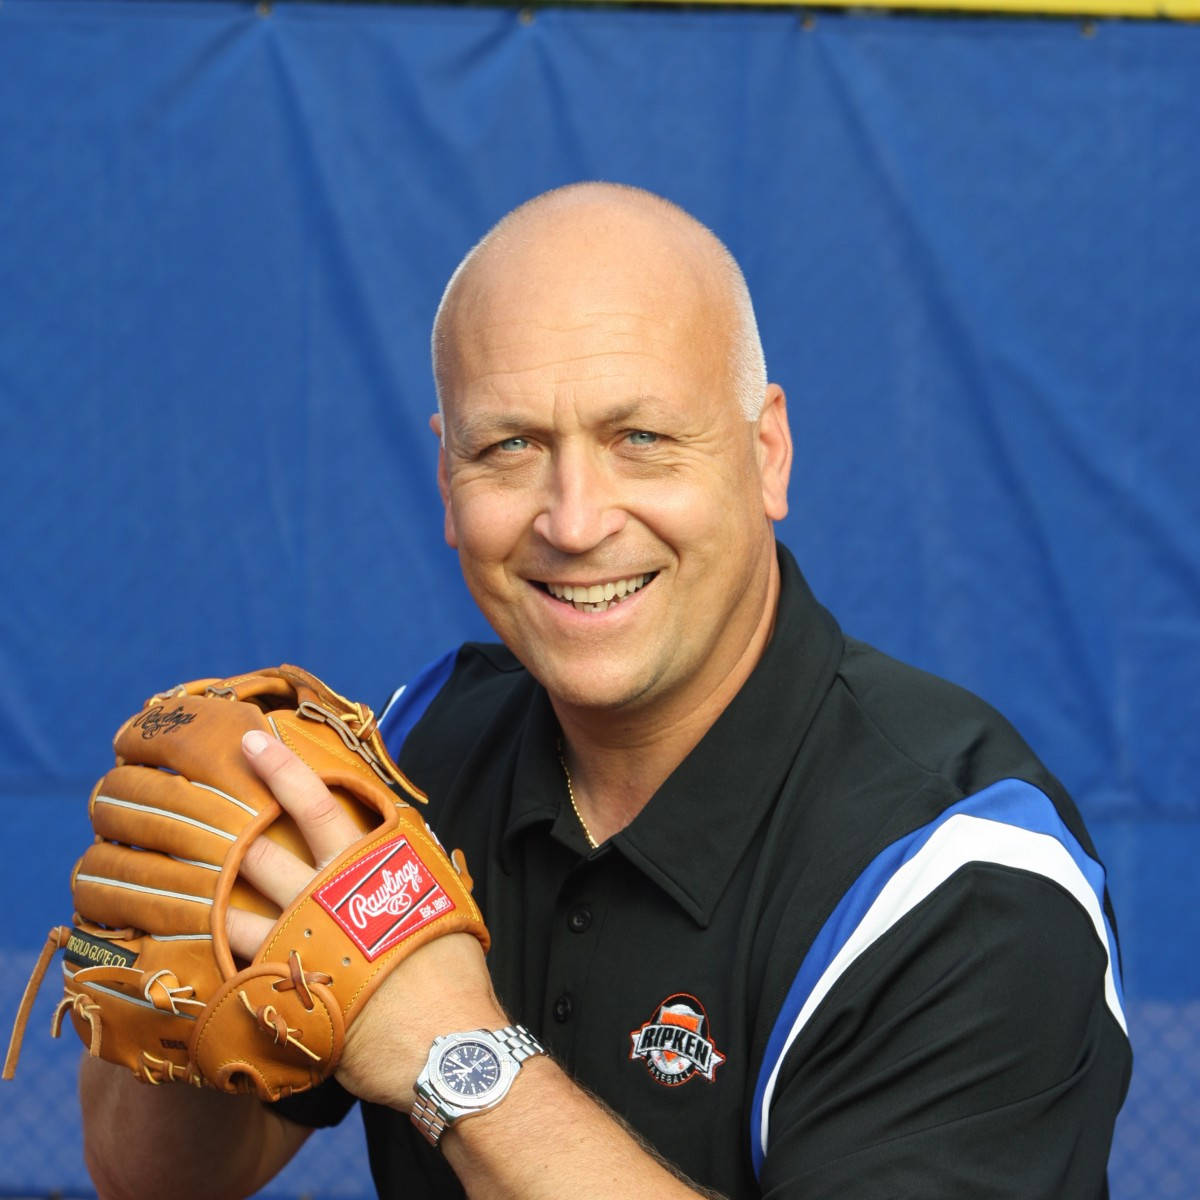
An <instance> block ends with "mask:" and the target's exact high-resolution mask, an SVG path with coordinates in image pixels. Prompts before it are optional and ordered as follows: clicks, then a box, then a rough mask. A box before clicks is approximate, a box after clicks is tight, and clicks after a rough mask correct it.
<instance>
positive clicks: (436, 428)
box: [429, 413, 458, 550]
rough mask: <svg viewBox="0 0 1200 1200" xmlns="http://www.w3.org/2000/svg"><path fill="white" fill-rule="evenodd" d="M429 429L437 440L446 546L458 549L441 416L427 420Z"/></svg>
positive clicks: (439, 484) (434, 416)
mask: <svg viewBox="0 0 1200 1200" xmlns="http://www.w3.org/2000/svg"><path fill="white" fill-rule="evenodd" d="M429 428H430V429H432V430H433V434H434V437H436V438H437V440H438V465H437V484H438V492H439V493H440V494H441V497H442V508H443V510H444V512H445V517H444V520H445V537H446V544H447V545H448V546H449V547H450V548H451V549H452V550H457V549H458V531H457V530H456V529H455V528H454V510H453V508H452V506H451V504H450V473H449V469H448V468H447V466H446V439H445V438H444V437H443V436H442V430H443V425H442V414H441V413H434V414H433V416H431V417H430V418H429Z"/></svg>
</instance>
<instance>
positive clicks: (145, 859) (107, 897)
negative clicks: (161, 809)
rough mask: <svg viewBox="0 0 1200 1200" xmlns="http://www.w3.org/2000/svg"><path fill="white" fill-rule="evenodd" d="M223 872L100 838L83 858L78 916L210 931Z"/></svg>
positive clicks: (156, 928) (151, 928) (164, 929)
mask: <svg viewBox="0 0 1200 1200" xmlns="http://www.w3.org/2000/svg"><path fill="white" fill-rule="evenodd" d="M219 876H220V872H219V871H218V870H217V868H215V867H209V866H206V865H203V864H200V863H193V862H181V861H179V860H177V859H173V858H169V857H168V856H167V855H165V854H158V853H155V852H154V851H147V850H137V849H134V848H132V847H129V846H115V845H113V844H112V843H110V842H97V843H96V844H95V845H92V846H89V847H88V849H87V850H86V852H85V853H84V855H83V857H82V858H81V859H80V860H79V866H78V867H77V869H76V874H75V879H74V883H73V891H74V896H75V906H76V908H77V909H78V910H79V914H80V916H82V917H84V918H86V919H88V920H91V921H95V922H98V923H99V924H101V925H108V926H111V927H113V928H121V927H123V926H126V925H130V926H133V928H135V929H144V930H145V931H146V932H148V933H158V934H172V933H185V934H192V933H207V932H209V931H210V925H211V921H212V915H211V914H212V904H213V895H214V893H215V891H216V886H217V880H218V878H219Z"/></svg>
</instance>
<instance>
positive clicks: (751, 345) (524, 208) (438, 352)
mask: <svg viewBox="0 0 1200 1200" xmlns="http://www.w3.org/2000/svg"><path fill="white" fill-rule="evenodd" d="M583 189H590V190H611V191H612V192H614V193H616V194H622V193H623V194H625V195H627V196H636V197H640V198H641V199H643V200H644V201H647V202H650V203H653V204H658V205H661V206H662V207H663V208H665V209H668V210H669V211H671V212H672V213H673V214H675V215H676V216H677V217H678V218H680V219H682V220H684V221H685V222H687V223H688V224H690V225H692V226H693V227H695V228H696V229H697V230H699V231H700V232H701V233H702V234H703V235H704V236H705V237H707V238H708V239H709V240H710V241H711V242H712V244H713V247H714V249H715V250H716V251H717V255H718V260H719V262H720V265H721V272H722V274H723V276H724V283H725V285H726V288H727V290H728V297H729V300H730V302H731V304H732V307H733V324H734V328H733V330H732V332H731V336H730V364H729V371H730V378H731V379H732V381H733V390H734V396H735V398H736V399H737V403H738V407H739V408H740V409H741V411H742V415H743V416H744V417H745V418H746V420H747V421H756V420H757V419H758V416H759V414H760V413H761V412H762V406H763V403H764V401H765V399H766V394H767V363H766V358H765V356H764V354H763V347H762V339H761V337H760V336H759V332H758V321H757V319H756V318H755V315H754V303H753V301H752V300H751V298H750V289H749V287H748V286H747V284H746V277H745V276H744V275H743V274H742V269H741V267H740V266H739V265H738V261H737V259H736V258H734V256H733V255H732V254H731V253H730V251H729V249H728V247H727V246H726V245H725V243H724V242H722V241H721V239H720V238H719V237H717V235H716V234H715V233H713V231H712V230H711V229H709V228H708V227H707V226H706V225H704V224H702V223H701V222H700V221H697V220H696V218H695V217H693V216H692V215H691V213H689V212H687V211H686V210H684V209H682V208H680V207H679V206H678V205H677V204H674V203H673V202H672V201H670V200H667V199H665V198H664V197H662V196H659V195H657V194H656V193H654V192H648V191H646V190H645V189H643V188H637V187H633V186H631V185H629V184H622V183H573V184H567V185H566V186H565V187H561V188H555V189H554V190H552V191H549V192H543V193H542V194H541V195H540V196H534V197H533V198H532V199H531V200H527V201H526V202H525V203H524V204H522V205H520V206H519V207H517V208H515V209H513V211H512V212H510V213H508V214H507V216H504V217H502V218H501V219H500V220H499V221H497V222H496V224H495V225H493V226H492V228H491V229H489V230H488V232H487V233H485V234H484V235H483V237H481V238H480V239H479V241H477V242H476V243H475V245H474V246H472V247H471V249H470V250H468V251H467V253H466V254H465V255H464V256H463V259H462V261H461V262H460V263H459V264H458V266H457V267H456V268H455V269H454V273H453V274H452V275H451V276H450V279H449V281H448V282H447V284H446V286H445V288H444V290H443V291H442V298H441V300H440V301H439V303H438V307H437V313H436V314H435V316H434V319H433V331H432V335H431V337H430V358H431V361H432V363H433V380H434V387H435V389H436V392H437V405H438V413H439V414H442V415H443V416H444V411H445V408H444V397H443V394H442V392H443V388H442V381H443V362H444V357H445V346H446V337H447V334H446V330H445V328H444V326H445V323H446V321H445V318H446V314H447V312H448V311H449V308H450V301H451V299H452V297H453V296H454V293H455V291H456V289H457V286H458V283H459V280H461V279H462V277H463V276H464V275H465V274H466V272H467V271H468V270H469V269H470V267H471V265H472V264H473V263H474V262H475V260H476V259H477V258H478V257H479V256H480V255H481V254H482V253H483V252H484V251H485V250H487V249H488V248H489V247H491V246H493V245H494V244H495V243H497V242H499V241H501V240H502V239H503V238H504V235H505V233H506V232H507V231H508V230H509V228H510V227H511V226H512V225H513V224H514V218H516V217H517V216H518V214H525V213H527V212H528V211H529V210H530V209H532V208H534V207H536V206H538V205H540V204H542V203H544V202H545V201H547V200H549V199H550V198H551V197H557V196H560V195H565V194H567V193H570V192H573V191H577V190H583ZM443 430H444V425H443ZM444 436H445V435H444V432H443V437H444Z"/></svg>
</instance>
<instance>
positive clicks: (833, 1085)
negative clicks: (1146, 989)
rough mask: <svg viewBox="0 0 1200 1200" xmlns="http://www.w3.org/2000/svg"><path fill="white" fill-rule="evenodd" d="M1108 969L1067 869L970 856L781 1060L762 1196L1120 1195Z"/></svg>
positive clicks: (1118, 1088) (1124, 1062) (841, 983)
mask: <svg viewBox="0 0 1200 1200" xmlns="http://www.w3.org/2000/svg"><path fill="white" fill-rule="evenodd" d="M1108 972H1109V955H1108V949H1107V947H1106V946H1105V944H1104V943H1103V942H1102V939H1101V938H1100V937H1098V936H1097V932H1096V928H1095V924H1094V922H1093V921H1092V920H1090V919H1089V917H1088V915H1087V914H1086V913H1085V911H1084V910H1083V908H1082V907H1081V905H1080V903H1079V901H1078V899H1077V898H1076V897H1075V896H1073V895H1071V894H1070V893H1069V891H1068V890H1066V889H1065V888H1064V887H1063V886H1061V884H1060V883H1058V882H1056V881H1055V880H1053V879H1048V878H1046V877H1044V876H1043V875H1039V874H1037V873H1033V872H1029V871H1025V870H1020V869H1015V868H1013V867H1010V866H1000V865H996V864H994V863H971V864H968V865H966V866H964V867H962V868H961V869H959V870H958V871H957V872H956V873H954V874H953V875H951V876H950V878H949V879H947V880H946V881H945V882H944V883H943V884H941V886H939V887H938V888H936V889H935V890H934V891H933V892H932V893H931V894H929V895H928V896H926V897H925V898H924V899H923V900H922V901H921V902H920V903H919V904H918V905H916V906H915V907H914V908H913V909H912V910H911V911H909V912H908V913H907V914H906V915H905V916H904V918H903V919H902V920H900V921H899V922H897V923H896V924H894V925H893V926H892V927H891V928H889V929H888V930H887V932H886V933H885V934H883V936H881V937H880V938H879V939H878V940H877V941H876V942H874V943H873V944H872V945H871V946H870V947H869V948H868V949H867V950H866V951H865V952H864V953H862V954H860V955H859V956H858V957H857V958H856V959H855V960H854V961H853V962H852V964H851V965H850V966H849V967H848V968H847V969H846V970H845V971H844V972H843V973H842V974H841V975H840V977H839V978H838V979H837V981H836V983H835V984H834V985H833V986H832V988H830V990H829V991H828V993H827V994H826V995H824V997H823V998H822V999H821V1000H820V1003H819V1005H818V1006H817V1008H816V1010H815V1012H814V1013H813V1014H812V1016H811V1019H809V1020H807V1021H806V1023H805V1024H804V1026H803V1029H802V1032H800V1034H799V1035H798V1036H797V1037H796V1038H795V1040H794V1041H792V1042H791V1044H790V1046H789V1047H788V1049H787V1051H786V1053H785V1054H784V1055H783V1057H782V1058H781V1060H780V1066H779V1070H778V1073H777V1077H776V1079H775V1081H774V1088H773V1091H772V1093H771V1100H770V1108H769V1137H768V1138H767V1139H766V1149H765V1154H764V1156H763V1160H762V1167H761V1172H760V1177H759V1179H760V1185H761V1188H762V1194H763V1196H764V1197H771V1198H773V1200H810V1198H816V1197H840V1198H844V1197H854V1198H855V1200H873V1198H875V1197H880V1198H882V1197H896V1196H920V1197H922V1198H923V1200H939V1198H942V1197H944V1198H946V1200H951V1198H953V1200H961V1198H962V1197H964V1196H970V1197H971V1198H972V1200H986V1198H989V1197H1009V1198H1012V1200H1017V1198H1020V1200H1037V1198H1039V1197H1045V1198H1046V1200H1073V1198H1076V1197H1078V1198H1080V1200H1082V1198H1085V1197H1086V1198H1088V1200H1095V1198H1096V1197H1105V1196H1107V1194H1108V1191H1107V1185H1106V1182H1105V1172H1106V1163H1107V1159H1108V1152H1109V1146H1110V1141H1111V1137H1112V1128H1113V1123H1114V1121H1115V1119H1116V1114H1117V1112H1118V1110H1119V1108H1120V1105H1121V1101H1122V1100H1123V1098H1124V1094H1125V1090H1126V1088H1127V1087H1128V1081H1129V1073H1130V1062H1131V1055H1130V1051H1129V1044H1128V1040H1127V1038H1126V1036H1125V1032H1124V1029H1123V1026H1122V1024H1121V1023H1120V1020H1119V1019H1118V1015H1117V1014H1116V1013H1114V1010H1113V1007H1112V1005H1111V1002H1110V999H1111V986H1110V987H1109V988H1108V991H1107V992H1106V974H1107V973H1108ZM1109 978H1111V975H1109Z"/></svg>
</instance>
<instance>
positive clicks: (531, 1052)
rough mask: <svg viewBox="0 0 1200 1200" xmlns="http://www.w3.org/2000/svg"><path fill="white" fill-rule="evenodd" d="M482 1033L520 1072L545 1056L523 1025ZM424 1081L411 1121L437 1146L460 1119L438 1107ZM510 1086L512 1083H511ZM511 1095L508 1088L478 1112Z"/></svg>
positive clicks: (537, 1042)
mask: <svg viewBox="0 0 1200 1200" xmlns="http://www.w3.org/2000/svg"><path fill="white" fill-rule="evenodd" d="M478 1032H479V1033H486V1034H489V1035H490V1036H491V1037H492V1038H494V1039H495V1040H496V1041H497V1042H499V1043H500V1045H501V1047H503V1049H505V1050H507V1051H508V1055H509V1057H510V1058H511V1059H512V1061H513V1062H515V1063H516V1065H517V1067H518V1069H519V1068H520V1067H521V1065H522V1064H523V1063H524V1062H525V1061H526V1060H527V1059H530V1058H533V1057H535V1056H536V1055H538V1054H545V1053H546V1049H545V1047H544V1046H543V1045H542V1044H541V1043H540V1042H539V1041H538V1040H537V1038H535V1037H534V1036H533V1034H531V1033H530V1032H529V1030H528V1029H526V1028H525V1026H524V1025H506V1026H505V1027H504V1028H503V1029H493V1030H479V1031H478ZM437 1045H438V1041H437V1040H435V1041H434V1046H433V1048H431V1050H430V1054H431V1055H432V1053H433V1050H434V1049H435V1048H436V1047H437ZM421 1083H422V1079H418V1080H417V1091H416V1097H417V1098H416V1103H415V1104H414V1105H413V1107H412V1111H411V1112H410V1113H409V1119H410V1120H411V1121H412V1123H413V1124H414V1125H415V1126H416V1127H417V1129H419V1130H420V1132H421V1134H422V1135H423V1136H424V1138H425V1140H426V1141H427V1142H428V1143H429V1144H430V1145H431V1146H436V1145H437V1144H438V1143H439V1142H440V1141H441V1140H442V1134H443V1133H445V1132H446V1130H447V1129H448V1128H449V1127H450V1126H451V1125H453V1124H454V1123H455V1122H456V1121H457V1120H459V1119H461V1116H448V1115H447V1114H446V1113H445V1112H444V1111H443V1110H442V1108H440V1107H439V1105H438V1102H437V1099H436V1098H435V1097H434V1096H433V1095H431V1094H427V1093H426V1092H425V1091H424V1090H423V1089H422V1087H421ZM510 1086H511V1084H510ZM507 1094H508V1091H507V1089H505V1092H504V1094H503V1095H501V1096H498V1097H497V1098H496V1100H495V1101H494V1102H493V1103H492V1104H490V1105H488V1107H487V1108H486V1109H479V1110H478V1111H479V1112H487V1111H489V1110H490V1109H491V1108H494V1107H495V1106H496V1105H497V1104H499V1103H500V1101H501V1100H503V1099H504V1096H506V1095H507ZM462 1115H466V1116H475V1115H477V1114H476V1113H466V1114H462Z"/></svg>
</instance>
